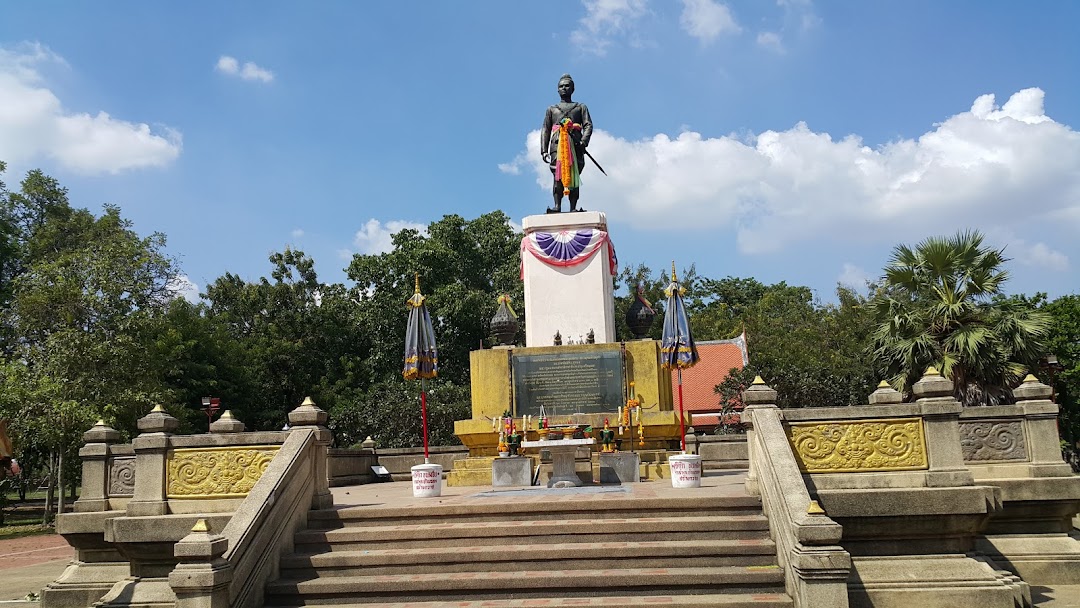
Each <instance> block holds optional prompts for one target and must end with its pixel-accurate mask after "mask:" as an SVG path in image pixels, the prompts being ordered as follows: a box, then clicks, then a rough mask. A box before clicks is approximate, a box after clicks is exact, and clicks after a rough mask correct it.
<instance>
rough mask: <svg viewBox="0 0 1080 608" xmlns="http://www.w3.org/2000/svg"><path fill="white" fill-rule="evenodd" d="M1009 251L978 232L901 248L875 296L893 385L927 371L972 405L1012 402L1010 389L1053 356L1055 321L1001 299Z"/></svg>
mask: <svg viewBox="0 0 1080 608" xmlns="http://www.w3.org/2000/svg"><path fill="white" fill-rule="evenodd" d="M1007 261H1008V260H1007V259H1006V258H1005V257H1004V255H1003V251H1001V250H995V249H992V248H989V247H986V246H984V245H983V237H982V235H981V234H979V233H978V232H961V233H958V234H956V235H954V236H952V237H932V238H929V239H926V240H925V241H923V242H921V243H919V244H918V245H917V246H916V247H915V248H911V247H908V246H907V245H898V246H897V247H896V248H895V249H894V250H893V254H892V257H891V258H890V260H889V263H888V265H887V266H886V267H885V275H884V278H883V284H882V286H881V288H880V289H879V290H878V293H877V294H876V296H875V299H874V310H875V319H876V322H877V329H876V330H875V331H874V335H873V347H874V354H875V356H876V358H877V360H878V362H879V363H880V365H881V366H882V368H883V369H884V370H885V371H886V373H887V375H888V379H889V381H890V382H891V383H892V385H893V386H894V387H895V388H897V389H898V390H901V391H905V392H906V391H909V390H910V388H911V385H912V384H913V383H914V382H916V381H917V380H918V379H919V377H920V376H921V375H922V374H923V372H924V371H925V370H926V368H927V367H929V366H931V365H933V366H936V367H937V368H938V369H939V370H940V371H941V373H942V374H944V375H945V376H946V377H948V378H950V379H952V380H953V382H954V383H955V385H956V397H957V399H958V400H960V401H961V402H962V403H964V404H965V405H992V404H997V403H1006V402H1008V401H1009V400H1010V399H1011V393H1010V391H1009V389H1010V388H1011V387H1012V386H1015V385H1016V383H1018V382H1019V380H1020V379H1021V378H1022V377H1023V375H1024V374H1025V373H1027V371H1028V370H1029V369H1034V367H1035V366H1036V365H1037V364H1038V362H1039V359H1040V358H1042V356H1043V355H1044V354H1045V353H1046V346H1045V339H1046V336H1047V332H1048V330H1049V325H1050V318H1049V316H1048V315H1047V314H1046V313H1043V312H1041V311H1038V310H1036V309H1034V308H1033V307H1032V306H1030V305H1029V304H1027V303H1025V302H1022V301H1019V300H1016V299H1000V298H998V299H997V300H995V297H997V296H1000V295H1001V294H1002V286H1003V285H1004V283H1005V282H1006V280H1008V277H1009V273H1008V271H1006V270H1005V269H1004V268H1003V266H1004V264H1005V263H1006V262H1007Z"/></svg>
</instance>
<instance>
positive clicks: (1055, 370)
mask: <svg viewBox="0 0 1080 608" xmlns="http://www.w3.org/2000/svg"><path fill="white" fill-rule="evenodd" d="M1039 367H1041V368H1043V369H1045V370H1046V375H1047V376H1049V377H1050V378H1049V380H1050V401H1053V402H1054V403H1057V375H1058V374H1059V373H1061V372H1062V371H1064V370H1065V366H1064V365H1062V364H1061V363H1059V362H1058V358H1057V355H1046V356H1045V357H1043V360H1042V361H1040V365H1039Z"/></svg>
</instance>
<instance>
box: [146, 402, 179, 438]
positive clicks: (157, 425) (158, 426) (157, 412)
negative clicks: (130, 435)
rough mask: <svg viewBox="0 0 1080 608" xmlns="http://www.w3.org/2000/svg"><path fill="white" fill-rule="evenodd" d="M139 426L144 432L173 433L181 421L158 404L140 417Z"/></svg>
mask: <svg viewBox="0 0 1080 608" xmlns="http://www.w3.org/2000/svg"><path fill="white" fill-rule="evenodd" d="M138 426H139V430H140V431H142V432H144V433H171V432H173V431H175V430H176V429H177V427H179V426H180V421H179V420H177V419H176V418H173V417H172V416H170V415H169V413H168V412H166V411H165V408H163V407H161V404H158V405H155V406H154V409H152V410H150V413H149V414H147V415H145V416H143V417H142V418H139V421H138Z"/></svg>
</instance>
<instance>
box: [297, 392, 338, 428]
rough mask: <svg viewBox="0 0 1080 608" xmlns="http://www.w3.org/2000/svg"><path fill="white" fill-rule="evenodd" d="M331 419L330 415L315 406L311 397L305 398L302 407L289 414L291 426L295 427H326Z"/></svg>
mask: <svg viewBox="0 0 1080 608" xmlns="http://www.w3.org/2000/svg"><path fill="white" fill-rule="evenodd" d="M329 419H330V415H329V414H327V413H326V412H325V411H324V410H323V409H322V408H320V407H319V406H317V405H315V402H314V401H312V399H311V397H304V402H303V403H301V404H300V407H298V408H296V409H295V410H293V411H291V412H289V425H291V426H294V427H297V426H325V425H326V421H327V420H329Z"/></svg>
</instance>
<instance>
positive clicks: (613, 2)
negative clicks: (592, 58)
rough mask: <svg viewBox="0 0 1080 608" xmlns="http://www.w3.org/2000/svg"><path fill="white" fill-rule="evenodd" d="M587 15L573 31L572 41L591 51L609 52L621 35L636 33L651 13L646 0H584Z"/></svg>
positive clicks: (588, 51) (596, 53)
mask: <svg viewBox="0 0 1080 608" xmlns="http://www.w3.org/2000/svg"><path fill="white" fill-rule="evenodd" d="M581 1H582V4H584V5H585V16H584V17H582V18H581V19H580V20H579V21H578V24H579V25H578V27H577V29H575V30H574V31H572V32H570V42H571V43H572V44H573V45H574V46H576V47H578V48H579V49H581V50H582V51H585V52H587V53H593V54H595V55H600V56H603V55H606V54H607V50H608V48H609V47H610V46H611V45H612V43H613V42H614V41H615V39H616V38H618V37H619V36H626V35H628V34H632V33H633V31H634V25H635V23H636V22H637V21H638V20H639V19H641V18H642V17H644V16H645V15H646V13H647V10H646V0H581Z"/></svg>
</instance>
